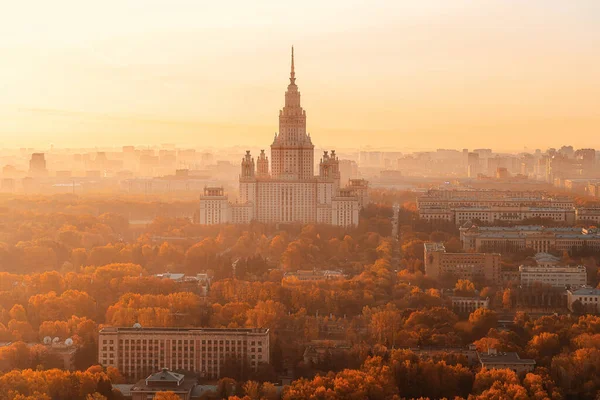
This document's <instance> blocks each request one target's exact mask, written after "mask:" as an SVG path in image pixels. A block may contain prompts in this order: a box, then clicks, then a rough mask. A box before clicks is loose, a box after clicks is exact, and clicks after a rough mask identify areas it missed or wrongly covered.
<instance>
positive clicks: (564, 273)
mask: <svg viewBox="0 0 600 400" xmlns="http://www.w3.org/2000/svg"><path fill="white" fill-rule="evenodd" d="M519 274H520V278H521V286H532V285H535V284H541V285H548V286H552V287H554V288H563V289H564V288H565V287H581V286H585V285H586V283H587V271H586V269H585V267H584V266H582V265H578V266H574V267H570V266H564V267H559V266H548V267H540V266H535V267H532V266H525V265H521V266H520V267H519Z"/></svg>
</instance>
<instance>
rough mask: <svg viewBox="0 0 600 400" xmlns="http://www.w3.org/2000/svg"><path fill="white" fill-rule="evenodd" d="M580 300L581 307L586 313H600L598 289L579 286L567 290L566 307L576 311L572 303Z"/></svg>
mask: <svg viewBox="0 0 600 400" xmlns="http://www.w3.org/2000/svg"><path fill="white" fill-rule="evenodd" d="M576 301H579V302H581V304H582V305H583V308H584V310H585V311H586V312H588V313H593V314H596V313H600V289H596V288H590V287H586V288H580V289H576V290H567V307H568V308H569V310H570V311H571V312H573V311H576V309H574V308H573V303H575V302H576Z"/></svg>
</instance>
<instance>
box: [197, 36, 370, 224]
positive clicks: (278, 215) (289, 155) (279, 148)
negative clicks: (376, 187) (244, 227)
mask: <svg viewBox="0 0 600 400" xmlns="http://www.w3.org/2000/svg"><path fill="white" fill-rule="evenodd" d="M289 79H290V83H289V84H288V87H287V91H286V92H285V104H284V107H283V109H282V110H280V111H279V133H277V134H275V138H274V140H273V143H272V144H271V170H270V172H269V159H268V157H267V155H266V154H265V152H264V150H261V153H260V155H259V157H258V159H257V160H256V162H255V160H254V158H253V157H252V155H251V154H250V151H246V155H245V156H244V158H242V162H241V174H240V181H239V201H238V202H237V203H234V204H232V203H229V202H227V204H226V206H224V203H223V201H222V199H223V197H220V198H219V200H221V201H220V203H219V204H220V207H219V209H220V210H219V215H220V218H214V213H212V212H211V210H212V208H214V206H213V204H214V201H215V198H214V196H211V195H209V193H213V192H215V190H217V189H216V188H215V190H212V188H207V191H206V193H205V195H203V196H201V197H200V223H201V224H206V225H210V224H214V223H248V222H250V221H252V220H256V221H259V222H265V223H296V222H297V223H322V224H331V225H339V226H351V225H356V224H358V214H359V211H360V208H361V207H363V206H364V205H365V204H366V202H368V182H367V181H361V184H360V185H357V184H356V182H355V183H354V184H352V185H349V186H347V187H345V188H342V187H341V185H340V166H339V160H338V158H337V156H336V154H335V150H331V152H329V151H325V152H324V153H323V156H322V158H321V160H320V162H319V173H318V175H315V174H314V166H315V163H314V147H315V146H314V145H313V143H312V140H311V137H310V134H309V133H308V132H307V131H306V111H304V110H303V109H302V106H301V103H300V92H299V90H298V86H297V85H296V71H295V66H294V48H293V47H292V62H291V71H290V78H289ZM220 196H222V194H220ZM211 207H212V208H211Z"/></svg>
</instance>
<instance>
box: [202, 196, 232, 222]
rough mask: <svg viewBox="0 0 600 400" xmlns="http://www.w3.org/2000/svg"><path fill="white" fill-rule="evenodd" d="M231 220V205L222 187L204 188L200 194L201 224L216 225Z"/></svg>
mask: <svg viewBox="0 0 600 400" xmlns="http://www.w3.org/2000/svg"><path fill="white" fill-rule="evenodd" d="M228 222H231V206H230V204H229V201H228V200H227V196H225V194H224V190H223V188H222V187H208V188H204V194H203V195H202V196H200V224H202V225H216V224H223V223H228Z"/></svg>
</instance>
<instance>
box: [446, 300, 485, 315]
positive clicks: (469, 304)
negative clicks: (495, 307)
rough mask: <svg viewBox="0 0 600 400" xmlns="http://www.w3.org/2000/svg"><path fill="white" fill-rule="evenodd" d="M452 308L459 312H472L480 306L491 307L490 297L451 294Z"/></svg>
mask: <svg viewBox="0 0 600 400" xmlns="http://www.w3.org/2000/svg"><path fill="white" fill-rule="evenodd" d="M450 300H451V301H452V310H453V311H454V312H458V313H469V314H470V313H472V312H473V311H475V310H477V309H478V308H489V306H490V299H489V297H486V298H485V299H482V298H480V297H459V296H451V297H450Z"/></svg>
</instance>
